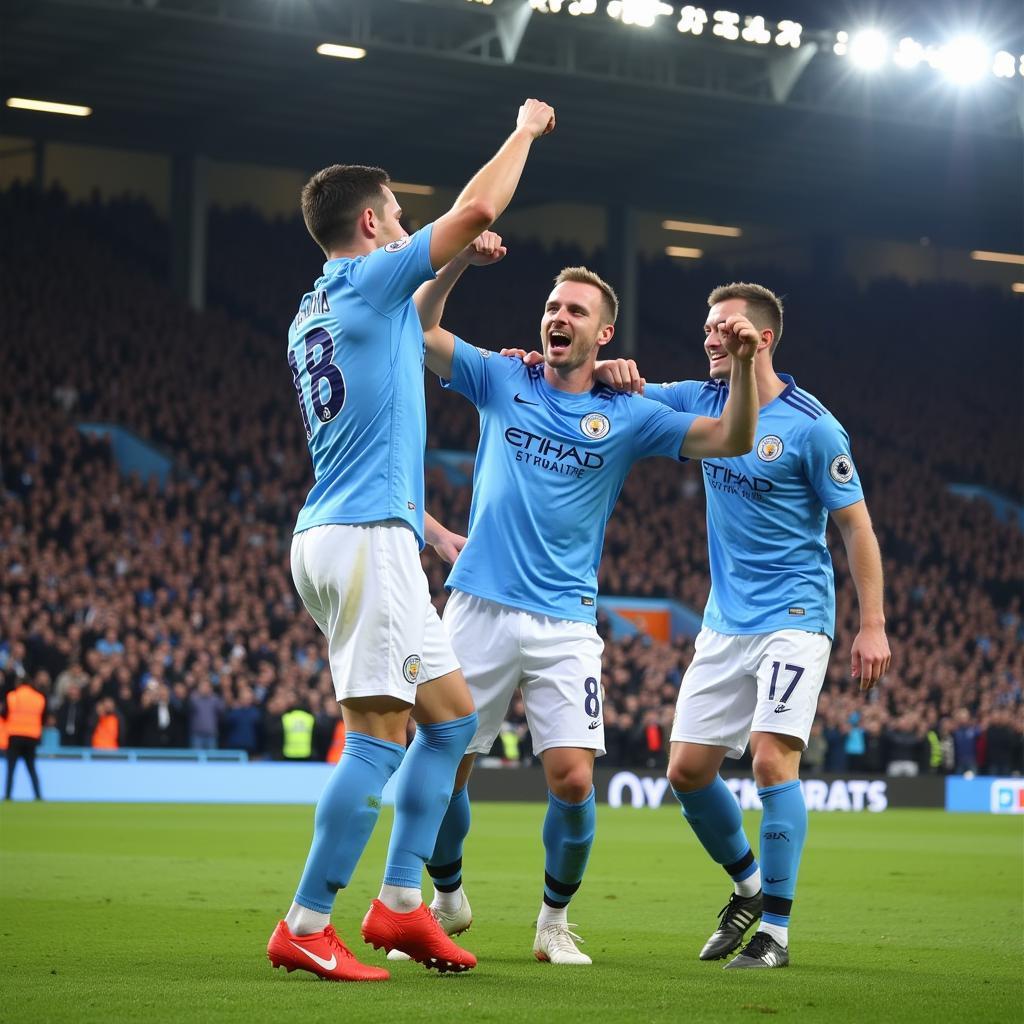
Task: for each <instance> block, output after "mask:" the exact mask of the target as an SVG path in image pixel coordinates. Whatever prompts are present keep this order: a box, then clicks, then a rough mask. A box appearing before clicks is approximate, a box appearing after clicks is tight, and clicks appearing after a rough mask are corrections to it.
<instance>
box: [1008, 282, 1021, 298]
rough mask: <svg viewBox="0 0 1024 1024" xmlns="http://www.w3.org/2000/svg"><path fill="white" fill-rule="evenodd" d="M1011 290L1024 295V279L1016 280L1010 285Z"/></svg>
mask: <svg viewBox="0 0 1024 1024" xmlns="http://www.w3.org/2000/svg"><path fill="white" fill-rule="evenodd" d="M1010 291H1012V292H1016V293H1017V294H1018V295H1024V281H1014V282H1013V284H1011V285H1010Z"/></svg>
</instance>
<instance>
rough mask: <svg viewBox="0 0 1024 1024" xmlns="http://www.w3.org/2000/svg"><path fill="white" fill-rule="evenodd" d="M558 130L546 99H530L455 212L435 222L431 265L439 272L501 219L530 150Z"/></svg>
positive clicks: (457, 204) (465, 189)
mask: <svg viewBox="0 0 1024 1024" xmlns="http://www.w3.org/2000/svg"><path fill="white" fill-rule="evenodd" d="M554 127H555V111H554V108H553V107H551V106H549V105H548V104H547V103H544V102H543V101H542V100H534V99H529V100H527V101H526V102H525V103H524V104H523V105H522V106H521V107H520V108H519V116H518V117H517V119H516V129H515V131H514V132H513V133H512V134H511V135H510V136H509V137H508V138H507V139H506V140H505V142H504V144H503V145H502V147H501V149H499V150H498V152H497V153H495V154H494V156H493V157H491V159H490V160H489V161H488V162H487V163H486V164H484V166H483V167H481V168H480V170H479V171H477V172H476V174H474V175H473V177H472V178H471V179H470V181H469V183H468V184H467V185H466V187H465V188H464V189H463V190H462V193H461V194H460V195H459V198H458V199H456V200H455V205H454V206H453V207H452V208H451V210H449V211H448V213H446V214H444V215H443V216H442V217H439V218H438V219H437V220H436V221H435V222H434V227H433V230H432V232H431V235H430V264H431V266H432V267H434V269H435V270H437V269H439V268H440V267H443V266H444V265H445V264H446V263H447V262H448V261H449V260H451V259H453V258H454V257H455V256H457V255H458V254H459V253H460V252H461V251H462V250H463V249H464V248H465V247H466V246H467V245H469V243H470V242H472V241H473V239H474V238H476V236H477V235H479V234H480V232H481V231H484V230H486V229H487V228H489V227H490V226H491V225H492V224H493V223H494V221H495V220H497V219H498V217H500V216H501V214H502V213H503V212H504V210H505V207H506V206H508V204H509V202H510V201H511V199H512V196H513V194H514V193H515V190H516V187H517V186H518V185H519V178H520V177H521V176H522V173H523V168H524V167H525V166H526V158H527V157H528V156H529V155H530V147H531V146H532V145H533V143H534V142H535V141H536V140H537V139H539V138H540V137H541V136H542V135H547V133H548V132H550V131H552V130H554Z"/></svg>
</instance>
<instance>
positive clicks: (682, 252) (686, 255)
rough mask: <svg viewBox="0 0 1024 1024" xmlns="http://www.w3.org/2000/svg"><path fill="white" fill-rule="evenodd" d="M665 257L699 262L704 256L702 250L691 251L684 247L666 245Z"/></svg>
mask: <svg viewBox="0 0 1024 1024" xmlns="http://www.w3.org/2000/svg"><path fill="white" fill-rule="evenodd" d="M665 255H666V256H677V257H679V258H680V259H685V260H699V259H700V258H701V256H703V255H704V250H703V249H691V248H689V246H685V245H666V246H665Z"/></svg>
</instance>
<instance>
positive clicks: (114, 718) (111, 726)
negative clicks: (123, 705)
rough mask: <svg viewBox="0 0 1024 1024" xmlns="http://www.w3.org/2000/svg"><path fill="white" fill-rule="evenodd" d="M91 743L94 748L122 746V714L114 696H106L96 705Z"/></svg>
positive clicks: (115, 748) (113, 748) (112, 748)
mask: <svg viewBox="0 0 1024 1024" xmlns="http://www.w3.org/2000/svg"><path fill="white" fill-rule="evenodd" d="M91 745H92V748H93V750H117V748H118V747H120V746H121V716H120V715H119V714H118V713H117V705H116V704H115V703H114V699H113V697H104V698H103V699H102V700H101V701H100V702H99V704H97V705H96V711H95V712H94V724H93V727H92V741H91Z"/></svg>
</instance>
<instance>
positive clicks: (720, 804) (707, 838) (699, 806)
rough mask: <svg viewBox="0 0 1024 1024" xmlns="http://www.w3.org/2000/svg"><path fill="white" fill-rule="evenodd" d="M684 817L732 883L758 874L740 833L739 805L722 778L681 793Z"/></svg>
mask: <svg viewBox="0 0 1024 1024" xmlns="http://www.w3.org/2000/svg"><path fill="white" fill-rule="evenodd" d="M672 792H673V793H674V794H675V797H676V799H677V800H678V801H679V803H680V804H681V805H682V808H683V817H684V818H685V819H686V820H687V821H688V822H689V824H690V828H692V829H693V831H694V834H695V835H696V836H697V838H698V839H699V840H700V842H701V845H702V846H703V847H704V849H705V850H707V851H708V854H709V855H710V856H711V859H712V860H713V861H715V863H716V864H721V865H722V867H723V868H725V870H726V872H727V873H728V874H729V875H730V876H731V877H732V879H733V881H734V882H742V881H743V879H744V878H749V877H750V876H751V875H752V874H753V873H754V872H755V871H757V860H756V859H755V858H754V853H753V851H752V850H751V848H750V843H749V842H748V841H747V837H746V835H745V834H744V832H743V814H742V812H741V811H740V805H739V804H738V803H737V802H736V798H735V797H734V796H733V795H732V791H731V790H730V789H729V787H728V786H727V785H726V784H725V780H724V779H723V778H722V776H721V775H716V776H715V781H714V782H712V783H711V784H710V785H709V786H705V787H704V788H703V789H696V790H694V791H693V792H692V793H680V792H679V790H677V789H673V790H672Z"/></svg>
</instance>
